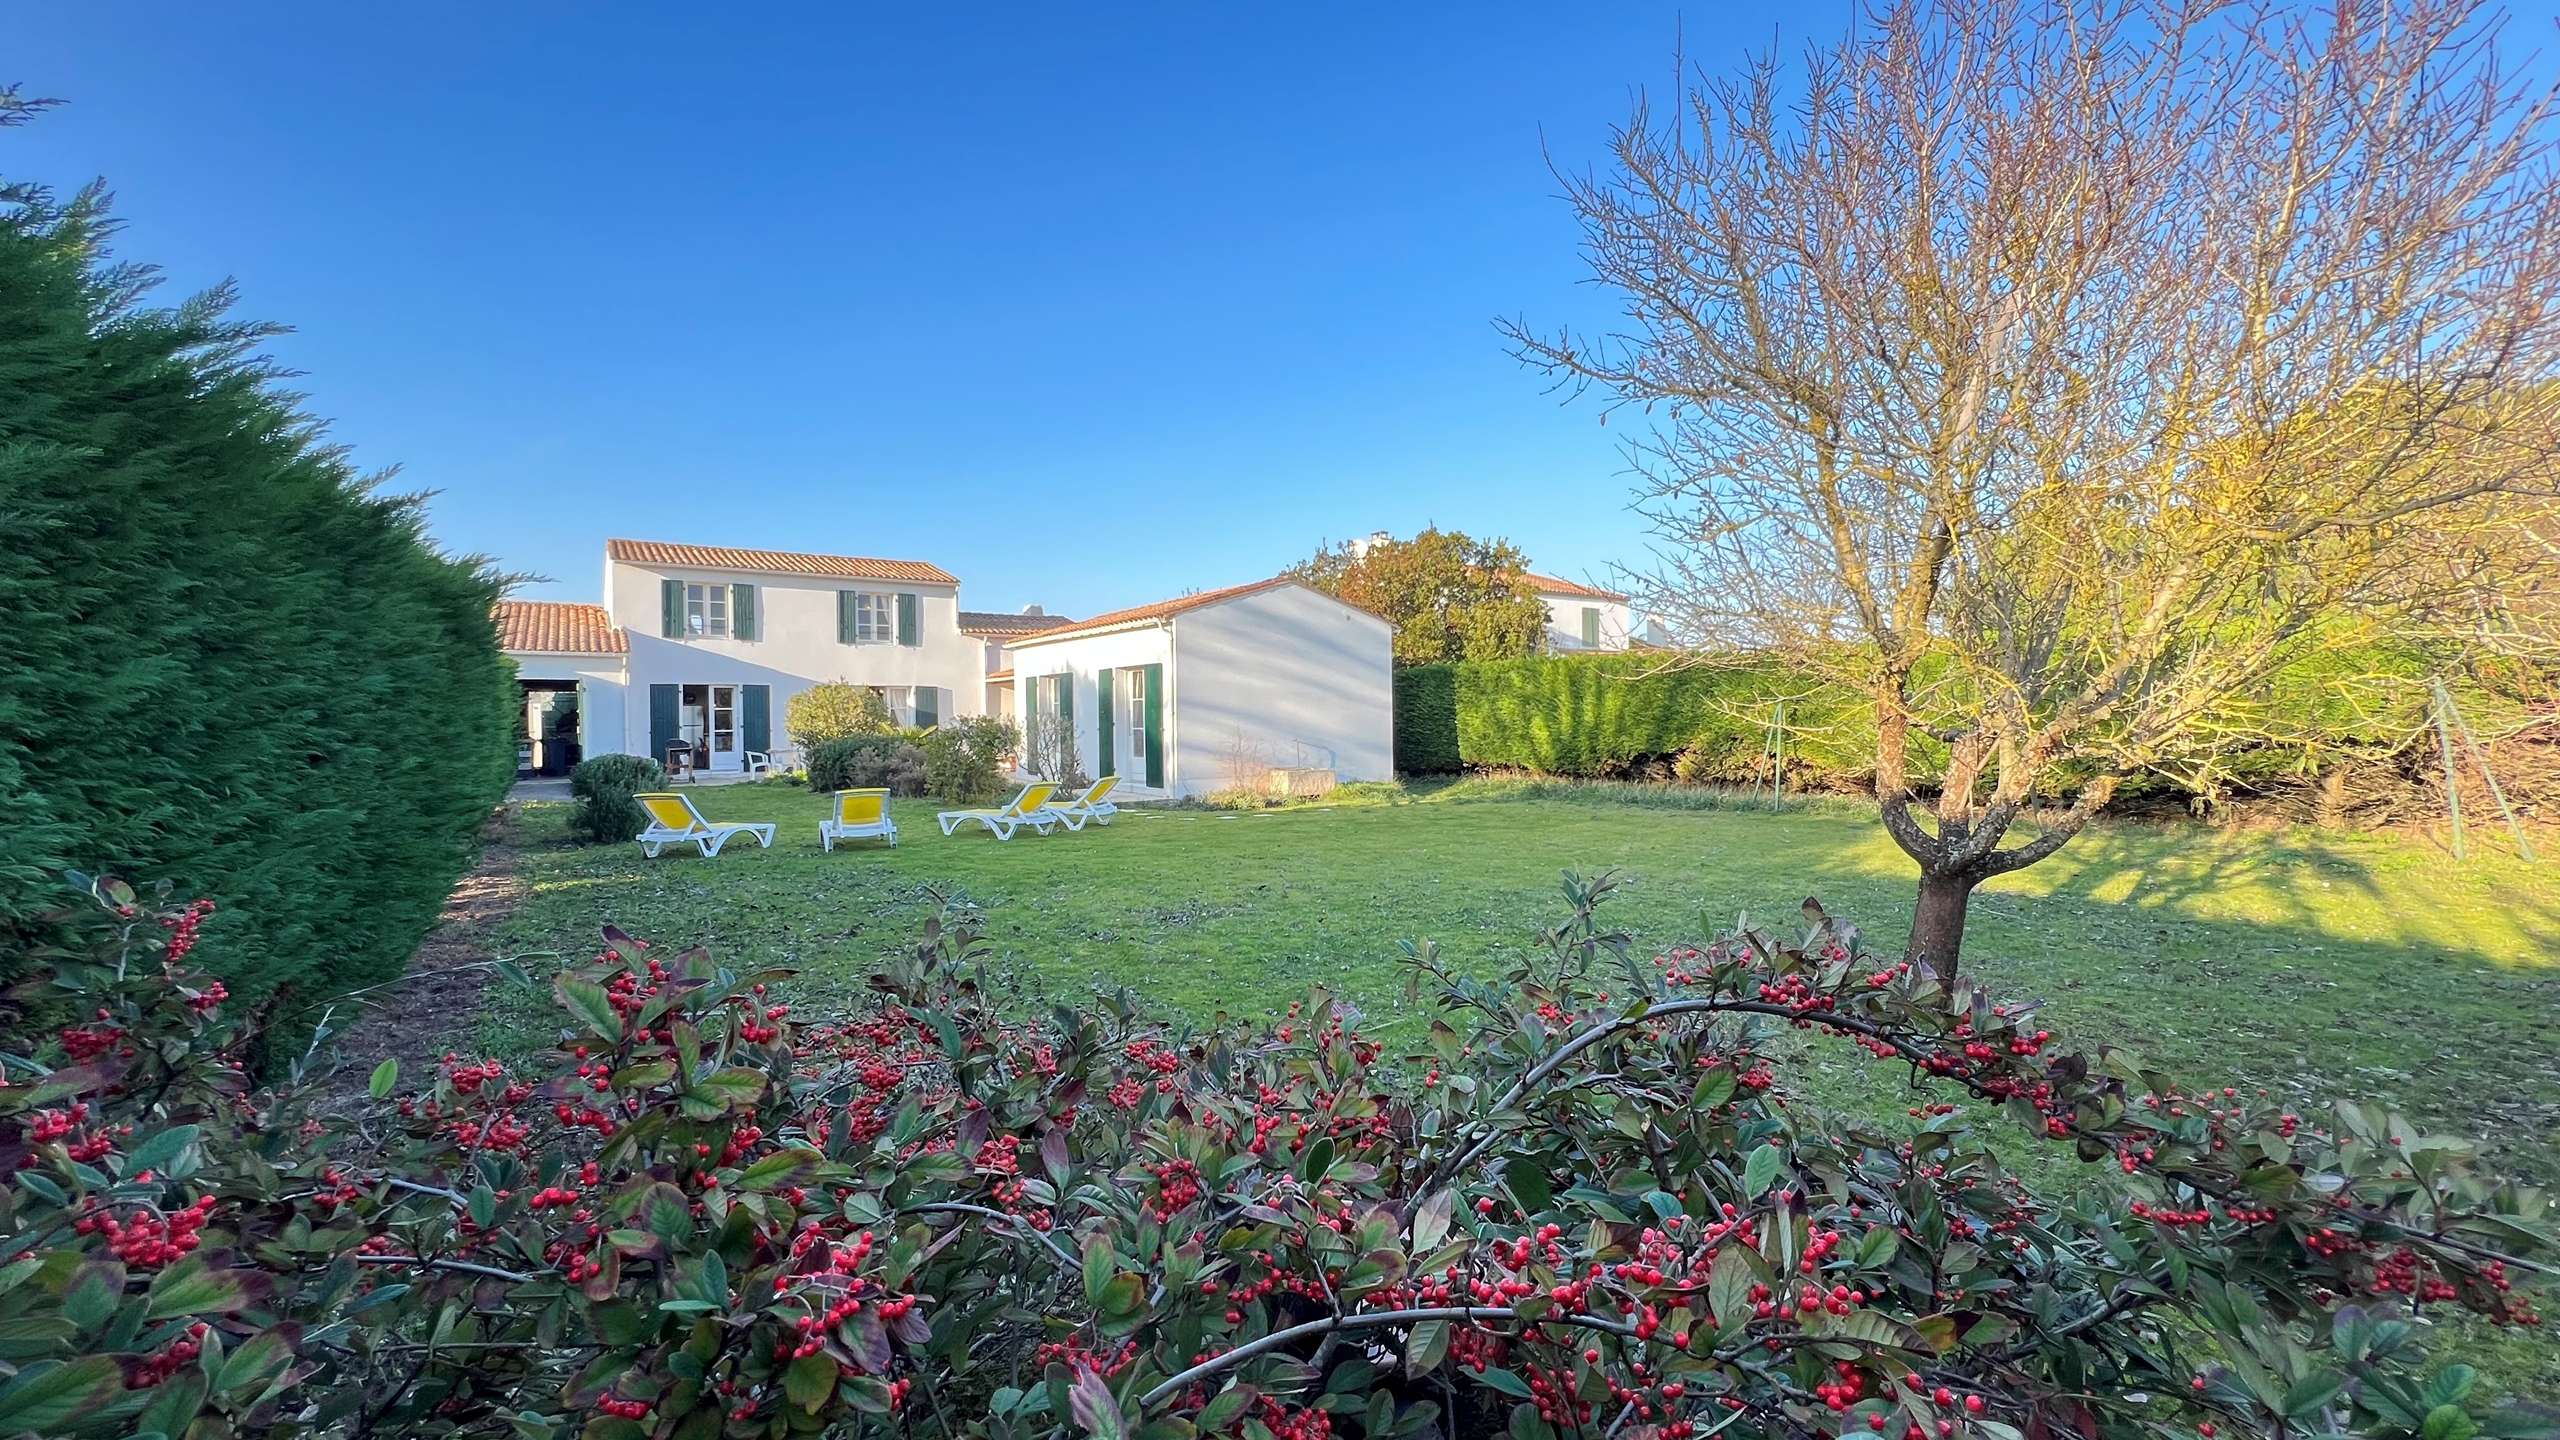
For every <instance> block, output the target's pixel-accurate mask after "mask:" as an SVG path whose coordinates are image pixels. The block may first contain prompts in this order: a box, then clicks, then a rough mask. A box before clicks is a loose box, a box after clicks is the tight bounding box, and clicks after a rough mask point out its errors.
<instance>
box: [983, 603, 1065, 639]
mask: <svg viewBox="0 0 2560 1440" xmlns="http://www.w3.org/2000/svg"><path fill="white" fill-rule="evenodd" d="M1074 623H1076V622H1075V621H1074V620H1072V619H1069V618H1068V617H1066V616H1064V615H1021V614H1016V613H1014V612H1013V611H1010V610H963V611H961V612H960V633H961V634H963V635H975V636H977V637H978V638H979V639H981V640H1001V639H1004V638H1005V637H1007V636H1011V635H1030V634H1035V633H1037V632H1039V631H1042V630H1055V629H1057V628H1058V627H1059V626H1061V625H1073V624H1074Z"/></svg>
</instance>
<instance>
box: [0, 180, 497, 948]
mask: <svg viewBox="0 0 2560 1440" xmlns="http://www.w3.org/2000/svg"><path fill="white" fill-rule="evenodd" d="M110 229H111V226H110V225H109V224H108V222H107V220H106V218H105V215H104V209H103V200H102V196H101V194H100V193H99V192H97V191H95V190H94V189H93V190H92V191H90V192H87V193H84V194H83V195H81V196H80V197H78V198H77V199H74V200H71V201H68V202H57V201H55V200H54V199H53V198H51V197H50V196H47V195H45V194H43V193H41V192H38V191H33V190H29V189H26V188H23V187H19V188H13V189H9V190H0V615H5V617H6V619H5V622H0V623H5V625H6V636H7V639H6V641H5V643H0V803H4V804H5V805H6V807H7V813H8V821H7V823H6V826H5V827H4V828H5V830H6V833H7V837H8V838H7V844H6V845H5V846H0V955H7V956H14V957H17V958H16V960H15V963H14V964H11V965H6V966H0V968H15V969H24V968H26V967H27V966H28V965H29V964H30V963H41V960H40V958H37V959H35V960H32V961H31V960H30V959H29V958H28V957H29V956H30V953H31V952H30V950H29V947H28V944H27V943H26V942H27V941H28V940H29V939H30V938H31V937H32V936H33V935H34V934H36V933H37V930H38V926H37V921H38V917H39V916H41V915H42V913H43V912H44V911H46V910H48V909H50V908H52V907H54V906H57V905H59V904H61V903H62V901H63V899H64V896H65V892H64V890H63V887H62V880H61V872H63V871H65V870H68V869H79V870H84V871H93V872H107V873H113V874H117V875H123V876H129V877H132V878H134V879H137V880H145V879H147V880H159V879H164V878H165V879H167V880H170V881H172V882H174V883H175V884H176V885H177V886H178V887H179V893H180V894H183V895H189V896H204V897H209V898H211V899H212V900H214V901H215V902H216V904H217V907H218V908H217V909H216V911H215V912H214V914H213V917H212V919H211V920H210V922H209V923H208V924H207V925H206V927H205V930H204V944H203V949H202V950H201V952H200V954H201V956H202V958H203V960H204V961H205V962H206V963H207V964H208V966H209V967H210V968H213V969H214V970H216V971H217V972H218V973H224V975H225V978H226V979H227V980H228V981H229V982H230V984H231V985H232V987H233V988H234V990H235V991H238V992H240V993H244V994H256V993H259V992H262V991H270V990H273V989H275V988H277V987H279V986H286V985H290V986H292V987H293V988H294V989H295V990H297V991H298V992H300V993H303V994H306V995H309V994H317V993H322V992H326V991H330V990H334V989H338V988H343V987H346V986H350V985H355V984H361V983H364V982H367V981H371V980H376V979H380V978H382V977H385V976H388V975H390V974H393V973H396V972H397V971H398V969H399V968H400V967H401V965H402V964H403V963H404V962H405V960H406V957H407V956H408V954H409V953H410V951H411V950H412V949H413V948H414V947H415V945H416V943H417V941H418V939H419V937H420V936H421V935H422V934H423V933H424V931H425V930H426V928H427V926H428V925H429V924H430V923H431V921H432V920H433V919H434V917H435V914H436V912H437V909H438V906H439V904H440V902H441V901H442V899H443V897H444V896H445V894H446V892H447V891H448V889H449V888H450V886H451V885H452V883H453V881H454V880H455V878H456V877H457V876H458V875H459V874H460V873H461V871H462V870H463V868H464V866H465V864H466V862H467V861H468V859H469V857H470V854H471V852H472V848H473V844H474V840H475V837H476V835H477V833H478V829H479V826H480V824H481V822H482V820H483V819H484V818H485V817H486V815H487V814H488V812H489V809H490V807H491V805H493V804H494V803H495V802H496V801H498V800H499V799H500V798H501V797H502V796H503V795H504V793H505V789H506V786H507V783H508V780H509V777H510V776H511V774H512V772H513V767H514V744H513V741H514V733H515V723H514V718H513V707H514V705H515V703H516V700H515V696H514V686H513V683H512V678H511V675H512V672H511V667H510V666H509V665H508V664H507V662H506V660H505V659H504V657H502V656H501V655H500V654H499V652H498V649H497V637H496V635H495V633H494V629H493V626H492V623H491V620H490V610H491V604H492V602H493V601H494V600H495V599H496V598H497V596H498V592H499V588H500V587H499V580H498V578H497V577H496V576H495V575H494V574H493V573H492V572H491V571H490V569H489V568H488V567H487V566H486V565H485V564H484V563H482V562H480V561H478V560H465V559H455V558H452V557H448V556H445V555H442V554H440V553H438V552H437V551H436V550H435V549H434V548H433V547H432V546H431V545H430V544H429V543H428V541H427V539H426V537H425V534H424V526H423V517H422V515H421V499H422V497H398V496H391V495H386V494H383V493H381V492H380V491H379V490H378V489H377V488H376V483H377V481H378V480H379V479H380V478H382V477H365V476H361V475H359V474H358V473H357V472H356V471H355V470H354V469H353V468H352V467H351V466H350V465H349V463H348V460H347V458H346V456H345V455H344V454H343V453H342V452H341V451H340V450H338V449H337V448H335V447H332V446H330V445H328V444H326V443H324V442H323V441H322V440H321V438H320V434H319V426H318V425H317V424H316V423H315V422H314V421H312V420H311V419H310V418H309V417H307V416H304V415H302V414H301V413H299V412H298V411H297V410H296V408H295V397H293V396H291V395H290V394H288V393H286V392H284V391H282V390H281V389H279V388H278V386H277V384H276V380H277V378H278V377H277V372H276V371H275V370H274V369H273V368H272V367H271V366H270V365H268V364H267V363H266V362H264V361H263V360H261V359H260V358H258V357H257V355H256V353H255V349H256V346H257V345H258V344H259V343H261V342H262V341H263V340H264V339H265V338H266V337H267V336H269V335H270V334H272V333H274V332H273V330H272V329H271V328H269V327H261V326H256V325H248V324H243V323H241V322H238V321H235V320H231V319H228V318H226V317H225V315H224V311H225V309H226V308H227V306H228V304H229V301H230V298H231V297H230V295H229V294H228V293H227V292H226V291H217V292H214V293H212V294H209V295H206V296H202V297H199V298H197V299H195V300H192V301H189V302H187V303H185V304H183V305H180V306H178V307H176V308H174V309H156V308H150V307H147V306H145V305H143V304H142V303H141V298H140V297H141V296H142V295H143V294H144V293H145V292H146V291H147V290H148V288H149V285H150V282H151V279H152V277H151V274H150V272H149V271H148V270H147V269H143V268H139V267H134V266H129V265H119V264H116V263H112V262H110V261H109V260H107V259H106V258H105V255H104V250H103V242H104V240H105V238H106V236H107V234H108V232H109V230H110ZM12 932H14V934H13V933H12Z"/></svg>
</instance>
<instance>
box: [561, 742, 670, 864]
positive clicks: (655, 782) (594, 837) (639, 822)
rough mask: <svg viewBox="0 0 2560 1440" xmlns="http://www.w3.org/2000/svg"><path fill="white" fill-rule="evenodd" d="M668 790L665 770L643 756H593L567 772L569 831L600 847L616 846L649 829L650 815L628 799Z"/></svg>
mask: <svg viewBox="0 0 2560 1440" xmlns="http://www.w3.org/2000/svg"><path fill="white" fill-rule="evenodd" d="M666 788H667V767H666V766H664V765H661V764H659V763H658V762H657V761H655V760H652V759H650V758H649V757H648V756H646V755H593V756H589V757H588V758H586V759H584V760H581V761H579V762H578V768H576V769H575V770H572V771H570V772H569V797H570V799H572V800H574V801H576V802H577V808H576V809H574V810H572V811H570V812H569V829H570V831H571V832H572V833H573V834H576V835H577V836H579V837H580V838H581V839H584V840H588V841H591V842H593V843H595V844H599V845H618V844H620V843H622V842H623V841H625V840H628V839H630V838H631V837H632V836H634V835H637V834H639V833H640V832H641V831H642V830H645V829H647V828H648V826H649V812H647V811H646V810H643V809H641V808H640V802H639V801H637V800H635V799H633V798H631V797H633V796H635V795H639V794H641V793H643V792H646V791H650V790H664V789H666Z"/></svg>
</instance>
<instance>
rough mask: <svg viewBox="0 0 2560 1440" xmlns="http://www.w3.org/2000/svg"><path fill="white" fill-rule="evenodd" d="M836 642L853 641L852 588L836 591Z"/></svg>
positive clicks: (840, 643)
mask: <svg viewBox="0 0 2560 1440" xmlns="http://www.w3.org/2000/svg"><path fill="white" fill-rule="evenodd" d="M836 643H837V644H839V645H850V644H852V643H853V592H852V591H850V590H839V591H837V592H836Z"/></svg>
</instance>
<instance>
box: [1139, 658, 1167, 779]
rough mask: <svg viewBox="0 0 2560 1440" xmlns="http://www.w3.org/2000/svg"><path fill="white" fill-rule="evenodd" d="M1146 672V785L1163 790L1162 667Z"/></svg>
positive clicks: (1148, 667) (1150, 668)
mask: <svg viewBox="0 0 2560 1440" xmlns="http://www.w3.org/2000/svg"><path fill="white" fill-rule="evenodd" d="M1142 668H1143V669H1145V671H1146V672H1147V785H1148V788H1150V789H1155V790H1161V789H1163V788H1164V667H1163V666H1162V665H1148V666H1144V667H1142Z"/></svg>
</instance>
